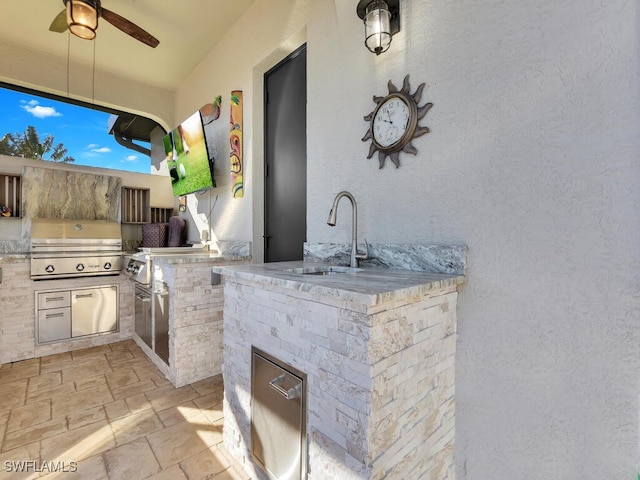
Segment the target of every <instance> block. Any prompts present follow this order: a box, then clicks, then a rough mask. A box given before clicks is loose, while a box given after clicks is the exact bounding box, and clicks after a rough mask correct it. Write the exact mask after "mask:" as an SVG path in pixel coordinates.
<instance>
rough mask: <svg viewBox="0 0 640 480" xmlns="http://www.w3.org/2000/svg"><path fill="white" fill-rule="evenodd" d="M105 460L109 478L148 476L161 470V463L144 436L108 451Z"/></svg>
mask: <svg viewBox="0 0 640 480" xmlns="http://www.w3.org/2000/svg"><path fill="white" fill-rule="evenodd" d="M104 461H105V465H106V467H107V472H108V473H109V478H113V479H141V478H147V477H148V476H150V475H153V474H154V473H157V472H159V471H160V465H159V464H158V462H157V460H156V458H155V456H154V455H153V452H152V451H151V448H150V447H149V444H148V443H147V441H146V440H145V439H144V438H141V439H139V440H135V441H133V442H129V443H127V444H125V445H122V446H120V447H118V448H114V449H113V450H110V451H108V452H106V453H105V454H104Z"/></svg>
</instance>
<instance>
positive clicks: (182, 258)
mask: <svg viewBox="0 0 640 480" xmlns="http://www.w3.org/2000/svg"><path fill="white" fill-rule="evenodd" d="M150 255H151V258H152V259H153V261H154V262H159V263H168V264H179V263H206V262H215V263H219V262H235V261H241V260H247V261H248V260H251V257H246V256H242V255H235V254H228V253H220V252H206V251H203V252H202V253H186V254H184V253H172V254H164V253H163V254H160V255H158V254H150Z"/></svg>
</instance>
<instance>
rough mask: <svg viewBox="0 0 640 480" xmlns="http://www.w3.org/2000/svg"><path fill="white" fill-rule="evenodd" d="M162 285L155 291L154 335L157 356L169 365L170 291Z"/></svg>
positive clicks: (165, 285)
mask: <svg viewBox="0 0 640 480" xmlns="http://www.w3.org/2000/svg"><path fill="white" fill-rule="evenodd" d="M161 285H162V286H161V288H156V289H155V290H154V291H153V303H154V305H153V321H154V327H155V330H154V333H153V335H154V345H155V351H156V354H157V355H158V356H159V357H160V358H161V359H162V360H164V363H166V364H167V365H169V290H168V287H167V284H165V283H162V284H161Z"/></svg>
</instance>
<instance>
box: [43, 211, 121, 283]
mask: <svg viewBox="0 0 640 480" xmlns="http://www.w3.org/2000/svg"><path fill="white" fill-rule="evenodd" d="M121 270H122V233H121V229H120V224H119V223H118V222H111V221H106V220H68V219H44V218H34V219H32V221H31V278H32V279H34V280H42V279H53V278H71V277H82V276H95V275H118V274H119V273H120V271H121Z"/></svg>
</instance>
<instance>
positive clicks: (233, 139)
mask: <svg viewBox="0 0 640 480" xmlns="http://www.w3.org/2000/svg"><path fill="white" fill-rule="evenodd" d="M229 141H230V143H231V193H232V195H233V197H234V198H240V197H244V188H243V187H244V186H243V182H242V91H240V90H234V91H232V92H231V132H230V134H229Z"/></svg>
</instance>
